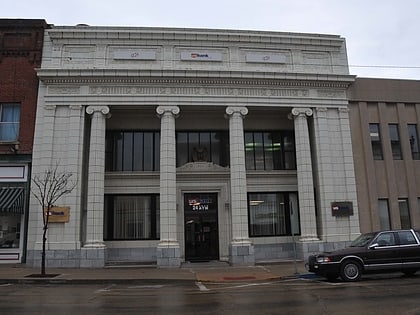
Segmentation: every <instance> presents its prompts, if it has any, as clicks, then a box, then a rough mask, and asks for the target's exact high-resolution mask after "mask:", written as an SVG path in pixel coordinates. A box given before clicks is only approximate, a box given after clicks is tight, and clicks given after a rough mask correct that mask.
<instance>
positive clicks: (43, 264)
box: [41, 225, 48, 276]
mask: <svg viewBox="0 0 420 315" xmlns="http://www.w3.org/2000/svg"><path fill="white" fill-rule="evenodd" d="M47 229H48V227H47V225H44V233H43V234H42V254H41V275H43V276H45V244H46V243H47Z"/></svg>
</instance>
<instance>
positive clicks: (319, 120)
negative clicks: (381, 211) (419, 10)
mask: <svg viewBox="0 0 420 315" xmlns="http://www.w3.org/2000/svg"><path fill="white" fill-rule="evenodd" d="M38 76H39V78H40V81H41V84H40V91H39V101H38V111H37V121H36V129H35V141H34V154H33V173H34V174H39V173H42V172H43V171H45V170H47V169H49V168H51V167H52V166H54V165H56V164H57V163H58V164H59V165H60V167H61V168H62V169H63V170H65V171H67V172H71V173H72V174H73V175H74V177H75V178H77V185H76V188H75V189H74V190H73V191H72V192H71V194H68V195H66V196H64V197H63V198H61V199H60V200H59V204H57V206H60V207H66V208H67V209H69V215H68V219H67V220H63V221H65V222H52V223H50V226H49V229H48V241H47V243H48V244H47V247H48V253H47V255H48V256H47V257H48V265H49V266H57V267H100V266H104V265H106V264H113V263H152V264H157V266H159V267H178V266H180V265H181V264H182V263H184V262H197V261H209V260H220V261H228V262H229V263H231V264H232V265H253V264H255V263H256V262H262V261H273V260H284V259H291V258H293V257H294V256H297V257H299V258H305V257H306V256H307V255H308V254H309V253H310V252H313V251H318V250H322V249H328V248H334V247H337V246H341V245H343V243H346V242H348V241H349V240H351V239H353V238H355V237H356V236H357V235H358V234H359V232H360V231H359V213H358V204H357V196H356V183H355V175H354V164H353V152H352V142H351V135H350V126H349V112H348V100H347V95H346V90H347V88H348V86H349V85H350V84H351V83H352V82H353V81H354V77H353V76H350V75H349V72H348V64H347V55H346V46H345V40H344V39H343V38H341V37H340V36H334V35H318V34H291V33H280V32H258V31H233V30H205V29H176V28H123V27H91V26H86V25H79V26H75V27H67V26H65V27H64V26H63V27H61V26H54V27H52V28H51V29H48V30H47V31H46V33H45V39H44V52H43V60H42V66H41V68H40V69H39V70H38ZM28 220H29V221H28V222H29V223H28V225H29V229H28V248H27V257H28V258H27V262H28V263H29V264H32V265H39V262H40V257H41V256H40V250H41V244H42V242H41V241H42V240H41V234H42V233H41V229H42V216H41V211H40V209H39V205H38V204H37V203H36V201H35V200H31V203H30V213H29V218H28ZM57 221H60V220H57Z"/></svg>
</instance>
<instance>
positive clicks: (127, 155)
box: [105, 131, 160, 171]
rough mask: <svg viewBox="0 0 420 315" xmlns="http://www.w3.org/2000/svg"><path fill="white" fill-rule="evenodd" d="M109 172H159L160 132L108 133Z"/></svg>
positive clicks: (107, 158)
mask: <svg viewBox="0 0 420 315" xmlns="http://www.w3.org/2000/svg"><path fill="white" fill-rule="evenodd" d="M105 151H106V152H105V154H106V161H105V162H106V163H105V165H106V170H107V171H158V170H159V166H160V133H159V132H158V131H108V132H107V135H106V147H105Z"/></svg>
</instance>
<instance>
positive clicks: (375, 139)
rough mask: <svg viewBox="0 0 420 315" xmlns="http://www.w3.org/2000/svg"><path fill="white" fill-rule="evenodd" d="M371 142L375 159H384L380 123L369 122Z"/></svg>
mask: <svg viewBox="0 0 420 315" xmlns="http://www.w3.org/2000/svg"><path fill="white" fill-rule="evenodd" d="M369 133H370V142H371V144H372V153H373V159H374V160H383V159H384V157H383V154H382V143H381V134H380V132H379V124H369Z"/></svg>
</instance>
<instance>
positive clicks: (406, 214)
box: [398, 199, 411, 229]
mask: <svg viewBox="0 0 420 315" xmlns="http://www.w3.org/2000/svg"><path fill="white" fill-rule="evenodd" d="M398 207H399V209H400V221H401V228H402V229H410V228H411V219H410V210H409V207H408V199H398Z"/></svg>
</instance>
